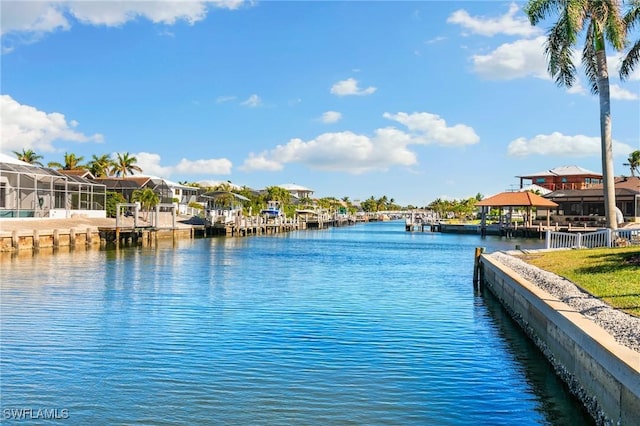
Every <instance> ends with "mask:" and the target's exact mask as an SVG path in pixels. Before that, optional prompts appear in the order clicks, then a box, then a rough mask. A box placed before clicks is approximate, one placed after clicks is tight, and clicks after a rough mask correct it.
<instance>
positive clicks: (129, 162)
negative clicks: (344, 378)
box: [111, 152, 142, 177]
mask: <svg viewBox="0 0 640 426" xmlns="http://www.w3.org/2000/svg"><path fill="white" fill-rule="evenodd" d="M117 157H118V158H116V161H115V164H114V166H113V169H112V170H111V171H112V173H113V174H114V175H116V176H118V177H119V176H122V177H124V176H126V175H129V174H131V175H132V174H133V172H142V169H141V168H140V167H139V166H137V165H136V163H137V162H138V159H137V158H136V157H134V156H132V155H129V153H128V152H125V153H124V154H120V153H117Z"/></svg>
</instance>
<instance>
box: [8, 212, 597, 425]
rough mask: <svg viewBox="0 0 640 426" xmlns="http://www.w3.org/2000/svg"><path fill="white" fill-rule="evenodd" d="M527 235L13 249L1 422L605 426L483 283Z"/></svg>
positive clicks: (307, 236)
mask: <svg viewBox="0 0 640 426" xmlns="http://www.w3.org/2000/svg"><path fill="white" fill-rule="evenodd" d="M515 244H519V245H520V246H521V247H522V248H526V247H540V246H541V245H542V243H541V242H540V241H537V240H529V241H526V240H515V239H512V240H504V239H500V238H497V237H487V239H484V240H481V239H480V238H479V237H478V236H472V235H452V234H437V233H434V234H432V233H407V232H405V231H404V226H403V224H402V223H400V222H385V223H371V224H366V225H356V226H352V227H346V228H335V229H329V230H322V231H301V232H293V233H288V234H280V235H275V236H257V237H248V238H239V239H231V238H215V239H199V240H184V241H179V242H178V243H177V245H176V247H173V246H172V245H171V244H170V243H167V244H164V245H160V246H159V247H156V248H130V249H121V250H118V251H115V250H110V251H99V250H90V251H71V252H62V251H60V252H58V253H55V254H53V255H47V254H40V255H36V256H33V257H30V256H18V257H11V256H8V257H4V258H3V259H2V261H1V262H0V265H1V266H2V270H1V275H0V279H1V283H2V287H1V290H2V292H1V296H2V298H1V305H0V308H1V311H0V319H1V326H2V330H1V331H2V334H1V341H0V349H1V365H0V368H1V370H0V372H1V383H0V390H1V404H2V416H3V419H5V420H7V419H8V418H9V417H11V414H10V413H11V412H10V411H7V410H10V409H16V408H30V409H32V412H31V414H30V415H31V416H34V415H35V416H37V413H38V412H37V410H38V409H59V410H67V411H65V412H61V413H62V415H66V416H68V418H69V420H70V421H71V422H72V423H73V424H232V425H235V424H268V425H278V424H281V425H290V424H327V425H330V424H354V425H355V424H357V425H365V424H366V425H376V424H384V425H396V424H397V425H410V424H417V425H428V424H438V425H460V424H478V425H481V424H486V425H514V424H518V425H527V424H530V425H538V424H549V425H550V424H561V425H570V424H576V425H582V424H590V423H591V421H590V420H589V418H588V417H587V416H586V415H585V413H584V411H583V410H582V409H581V408H579V405H578V404H577V403H576V402H575V400H573V399H572V398H571V397H570V396H569V394H568V393H567V391H566V389H565V388H564V387H563V386H562V384H561V383H560V382H559V380H558V379H557V378H556V377H555V376H554V375H553V372H552V370H551V368H550V366H549V365H548V364H547V363H546V361H545V360H544V358H543V357H542V356H541V355H540V353H539V352H538V351H537V350H536V349H535V348H534V347H533V346H532V345H531V344H530V343H529V342H528V340H526V338H524V337H523V335H522V333H521V332H520V330H519V329H518V328H517V326H515V325H514V324H513V322H512V321H511V320H510V319H509V318H508V316H506V315H505V313H504V312H503V311H502V308H501V307H500V305H499V304H498V303H497V302H496V301H495V300H493V299H492V298H491V297H489V296H480V295H478V294H474V291H473V286H472V283H471V279H472V275H473V253H474V248H475V247H476V246H483V247H486V248H487V251H493V250H497V249H512V248H514V246H515ZM34 413H36V414H34ZM58 414H60V412H59V413H58ZM14 417H15V415H14Z"/></svg>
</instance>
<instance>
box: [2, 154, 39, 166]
mask: <svg viewBox="0 0 640 426" xmlns="http://www.w3.org/2000/svg"><path fill="white" fill-rule="evenodd" d="M0 163H9V164H18V165H20V166H32V164H29V163H27V162H26V161H21V160H18V159H17V158H16V157H12V156H10V155H7V154H3V153H2V152H0Z"/></svg>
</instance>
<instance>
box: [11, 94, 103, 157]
mask: <svg viewBox="0 0 640 426" xmlns="http://www.w3.org/2000/svg"><path fill="white" fill-rule="evenodd" d="M0 117H2V120H1V123H0V130H1V132H0V133H1V134H2V150H3V151H20V150H22V149H33V150H34V151H36V152H38V151H43V152H54V151H55V147H54V146H53V144H54V142H56V141H71V142H98V143H100V142H102V141H103V136H102V135H101V134H98V133H96V134H93V135H91V136H87V135H85V134H83V133H81V132H78V131H76V130H75V128H76V127H78V122H77V121H75V120H71V121H70V122H67V119H66V118H65V116H64V114H61V113H59V112H51V113H46V112H43V111H40V110H38V109H36V108H34V107H32V106H29V105H22V104H20V103H19V102H18V101H16V100H15V99H13V98H12V97H11V96H9V95H1V96H0Z"/></svg>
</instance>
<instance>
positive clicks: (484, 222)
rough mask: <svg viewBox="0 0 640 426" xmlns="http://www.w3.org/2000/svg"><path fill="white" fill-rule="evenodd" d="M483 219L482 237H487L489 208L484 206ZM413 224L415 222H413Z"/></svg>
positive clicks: (481, 220) (481, 221) (481, 226)
mask: <svg viewBox="0 0 640 426" xmlns="http://www.w3.org/2000/svg"><path fill="white" fill-rule="evenodd" d="M481 212H482V217H481V219H480V235H481V236H483V237H486V236H487V207H486V206H482V210H481ZM411 215H412V216H413V213H411ZM412 223H413V220H412Z"/></svg>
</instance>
